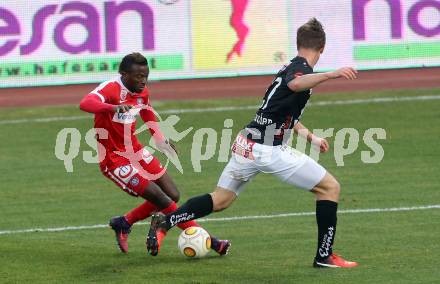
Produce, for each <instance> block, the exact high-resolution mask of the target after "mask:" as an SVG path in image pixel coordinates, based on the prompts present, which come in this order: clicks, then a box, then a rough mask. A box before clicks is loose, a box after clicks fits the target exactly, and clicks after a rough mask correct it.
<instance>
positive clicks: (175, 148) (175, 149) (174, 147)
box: [168, 141, 179, 154]
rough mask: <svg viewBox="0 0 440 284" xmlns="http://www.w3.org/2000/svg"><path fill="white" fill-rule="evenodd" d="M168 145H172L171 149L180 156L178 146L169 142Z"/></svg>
mask: <svg viewBox="0 0 440 284" xmlns="http://www.w3.org/2000/svg"><path fill="white" fill-rule="evenodd" d="M168 143H169V144H170V146H171V148H173V150H174V152H176V154H179V151H177V147H176V145H174V144H173V143H172V142H170V141H168Z"/></svg>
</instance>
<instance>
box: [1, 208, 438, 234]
mask: <svg viewBox="0 0 440 284" xmlns="http://www.w3.org/2000/svg"><path fill="white" fill-rule="evenodd" d="M429 209H440V204H435V205H424V206H413V207H394V208H366V209H346V210H339V211H338V214H357V213H380V212H401V211H416V210H429ZM314 215H315V212H292V213H283V214H274V215H254V216H235V217H224V218H206V219H199V220H197V222H200V223H203V222H229V221H240V220H259V219H272V218H284V217H300V216H314ZM145 224H146V223H145V222H139V223H136V225H145ZM107 227H108V225H106V224H98V225H88V226H69V227H58V228H31V229H22V230H5V231H0V235H12V234H24V233H39V232H63V231H77V230H89V229H100V228H107Z"/></svg>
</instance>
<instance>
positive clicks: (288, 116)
mask: <svg viewBox="0 0 440 284" xmlns="http://www.w3.org/2000/svg"><path fill="white" fill-rule="evenodd" d="M325 40H326V36H325V32H324V30H323V28H322V25H321V23H320V22H319V21H318V20H316V19H315V18H313V19H311V20H309V21H308V22H307V23H306V24H304V25H302V26H301V27H300V28H299V29H298V31H297V48H298V55H297V56H296V57H295V58H293V59H292V60H291V62H290V64H289V65H287V66H285V67H283V68H282V69H281V70H280V71H279V72H278V73H277V75H276V76H275V79H274V80H273V82H272V83H271V85H270V86H269V88H268V89H267V91H266V94H265V96H264V100H263V103H262V105H261V106H260V108H259V109H258V111H257V113H256V115H255V117H254V119H253V120H252V121H251V122H250V123H249V124H248V125H247V126H246V127H245V128H244V129H243V130H242V131H241V132H240V133H239V134H238V136H237V138H236V140H235V142H234V144H233V146H232V152H233V155H232V157H231V159H230V160H229V163H228V164H227V165H226V167H225V169H224V170H223V173H222V174H221V176H220V179H219V181H218V184H217V188H216V189H215V190H214V191H213V192H212V193H210V194H205V195H200V196H197V197H193V198H191V199H189V200H188V201H187V202H186V203H185V204H183V205H182V206H181V207H179V208H178V209H177V210H176V211H174V212H173V213H170V214H167V215H164V214H162V213H158V214H155V215H153V218H152V221H151V226H150V230H149V233H148V237H147V248H148V249H149V251H150V253H151V254H152V255H156V254H157V247H158V243H157V237H156V235H157V232H158V231H159V230H169V229H170V228H172V227H174V226H175V225H176V224H178V223H180V222H185V221H188V220H192V219H197V218H201V217H204V216H206V215H209V214H210V213H212V212H217V211H221V210H224V209H226V208H228V207H229V206H230V205H231V204H232V202H233V201H234V200H235V199H236V198H237V197H238V195H239V194H240V193H241V192H242V191H243V190H244V187H245V185H246V184H247V183H248V182H249V181H250V180H251V179H252V178H253V177H255V176H256V175H257V174H258V173H260V172H263V173H270V174H273V175H274V176H276V177H278V178H279V179H280V180H281V181H282V182H284V183H286V184H288V185H294V186H296V187H299V188H302V189H305V190H307V191H310V192H312V193H313V194H314V195H315V198H316V220H317V225H318V244H317V249H316V255H315V257H314V260H313V265H314V267H354V266H357V263H356V262H353V261H347V260H345V259H343V258H342V257H340V256H338V255H337V254H335V253H333V242H334V239H335V236H336V219H337V216H336V215H337V206H338V200H339V193H340V185H339V183H338V182H337V181H336V179H335V178H334V177H333V176H332V175H331V174H330V173H329V172H328V171H326V170H325V169H324V168H323V167H322V166H321V165H319V164H318V163H317V162H315V161H314V160H313V159H311V158H310V157H309V156H307V155H305V154H303V153H301V152H299V151H297V150H295V149H293V148H291V147H289V146H287V145H286V142H287V141H286V140H287V139H288V138H289V136H290V132H291V130H292V129H293V131H294V132H295V133H296V134H297V135H299V136H303V137H304V138H307V140H308V141H309V142H313V143H314V144H317V145H319V148H320V151H321V152H327V151H328V149H329V145H328V142H327V141H326V140H325V139H323V138H319V137H317V136H315V135H314V134H313V133H312V132H310V131H309V130H308V129H307V128H306V127H305V126H304V125H302V123H301V122H299V120H300V117H301V115H302V113H303V112H304V109H305V106H306V104H307V102H308V100H309V98H310V96H311V89H312V88H313V87H315V86H317V85H319V84H320V83H322V82H325V81H327V80H329V79H336V78H340V77H343V78H346V79H349V80H353V79H355V78H356V74H357V72H356V70H354V69H353V68H350V67H344V68H341V69H338V70H336V71H332V72H326V73H317V74H314V73H313V67H314V66H315V65H316V63H317V62H318V60H319V58H320V56H321V54H322V52H323V51H324V46H325Z"/></svg>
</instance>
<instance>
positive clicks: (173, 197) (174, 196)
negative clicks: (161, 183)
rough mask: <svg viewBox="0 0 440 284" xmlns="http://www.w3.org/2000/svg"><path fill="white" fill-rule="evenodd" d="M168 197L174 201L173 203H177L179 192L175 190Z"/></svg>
mask: <svg viewBox="0 0 440 284" xmlns="http://www.w3.org/2000/svg"><path fill="white" fill-rule="evenodd" d="M169 197H170V198H171V199H172V200H173V201H174V202H176V203H177V202H179V200H180V192H178V191H177V190H176V191H174V192H172V193H170V195H169Z"/></svg>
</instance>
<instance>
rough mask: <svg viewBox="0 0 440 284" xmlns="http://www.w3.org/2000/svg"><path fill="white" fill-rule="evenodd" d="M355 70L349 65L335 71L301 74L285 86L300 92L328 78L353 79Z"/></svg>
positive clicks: (355, 76)
mask: <svg viewBox="0 0 440 284" xmlns="http://www.w3.org/2000/svg"><path fill="white" fill-rule="evenodd" d="M356 74H357V71H356V70H355V69H353V68H351V67H343V68H340V69H338V70H335V71H330V72H325V73H316V74H307V75H302V76H297V77H296V78H294V79H293V80H291V81H290V82H289V83H288V84H287V86H288V87H289V89H291V90H292V91H294V92H300V91H304V90H308V89H312V88H314V87H316V86H317V85H319V84H321V83H323V82H325V81H327V80H329V79H336V78H341V77H343V78H345V79H347V80H354V79H356V78H357V75H356Z"/></svg>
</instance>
